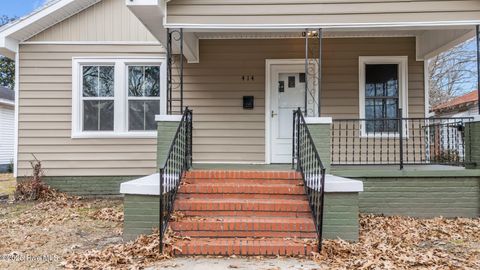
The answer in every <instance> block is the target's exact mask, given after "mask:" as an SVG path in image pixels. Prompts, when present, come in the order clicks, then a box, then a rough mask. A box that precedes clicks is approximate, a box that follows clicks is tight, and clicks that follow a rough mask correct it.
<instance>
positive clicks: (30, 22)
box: [0, 0, 101, 58]
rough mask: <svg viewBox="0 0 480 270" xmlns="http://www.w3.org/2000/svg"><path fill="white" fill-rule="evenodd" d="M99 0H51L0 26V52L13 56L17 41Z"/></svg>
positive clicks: (23, 39)
mask: <svg viewBox="0 0 480 270" xmlns="http://www.w3.org/2000/svg"><path fill="white" fill-rule="evenodd" d="M100 1H101V0H51V1H48V2H47V3H46V4H45V5H44V6H42V7H40V8H38V9H36V10H34V11H33V12H32V13H30V14H28V15H26V16H24V17H22V18H20V19H18V20H15V21H13V22H11V23H8V24H6V25H4V26H3V27H1V28H0V54H1V55H4V56H6V57H9V58H14V56H15V53H16V52H17V47H18V43H19V42H22V41H25V40H27V39H29V38H30V37H32V36H34V35H36V34H38V33H40V32H42V31H43V30H45V29H47V28H49V27H51V26H52V25H54V24H56V23H58V22H60V21H63V20H65V19H67V18H69V17H70V16H73V15H75V14H77V13H78V12H80V11H82V10H84V9H86V8H88V7H90V6H92V5H94V4H96V3H98V2H100Z"/></svg>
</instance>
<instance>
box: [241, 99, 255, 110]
mask: <svg viewBox="0 0 480 270" xmlns="http://www.w3.org/2000/svg"><path fill="white" fill-rule="evenodd" d="M254 103H255V101H254V98H253V96H243V108H244V109H253V107H254Z"/></svg>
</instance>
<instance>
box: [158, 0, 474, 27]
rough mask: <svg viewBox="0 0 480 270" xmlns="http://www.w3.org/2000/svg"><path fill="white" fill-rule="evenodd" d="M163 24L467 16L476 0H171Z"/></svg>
mask: <svg viewBox="0 0 480 270" xmlns="http://www.w3.org/2000/svg"><path fill="white" fill-rule="evenodd" d="M167 14H168V16H167V23H169V24H216V25H229V24H232V25H235V24H267V25H268V24H296V25H318V24H344V23H346V24H354V23H376V24H378V23H411V22H428V21H439V20H441V21H468V20H478V19H479V18H480V1H478V0H470V1H459V0H341V1H331V0H323V1H316V0H265V1H256V0H230V1H223V0H174V1H170V2H169V3H168V8H167Z"/></svg>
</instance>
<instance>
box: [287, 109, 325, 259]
mask: <svg viewBox="0 0 480 270" xmlns="http://www.w3.org/2000/svg"><path fill="white" fill-rule="evenodd" d="M292 154H293V156H292V166H295V164H296V169H297V171H298V172H300V174H301V176H302V179H303V185H304V187H305V193H306V194H307V197H308V202H309V205H310V209H311V211H312V215H313V220H314V222H315V229H316V231H317V237H318V250H319V251H320V250H321V249H322V232H323V229H322V228H323V203H324V194H325V173H326V170H325V166H324V165H323V163H322V160H321V158H320V155H319V154H318V151H317V148H316V146H315V142H314V140H313V138H312V135H311V134H310V130H309V129H308V126H307V124H306V123H305V118H304V117H303V113H302V111H301V109H300V108H299V109H298V110H296V111H294V112H293V151H292Z"/></svg>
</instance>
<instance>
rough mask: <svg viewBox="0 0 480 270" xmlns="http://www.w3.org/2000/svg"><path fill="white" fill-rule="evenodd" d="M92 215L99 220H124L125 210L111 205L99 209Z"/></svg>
mask: <svg viewBox="0 0 480 270" xmlns="http://www.w3.org/2000/svg"><path fill="white" fill-rule="evenodd" d="M91 217H92V218H93V219H98V220H108V221H115V222H123V212H121V211H119V210H118V209H115V208H111V207H107V208H102V209H99V210H97V211H95V212H94V213H93V214H92V216H91Z"/></svg>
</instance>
